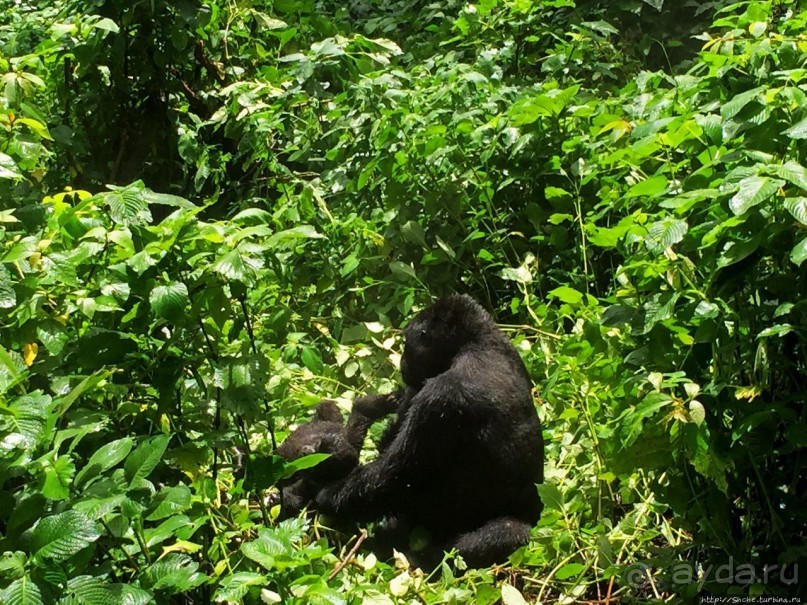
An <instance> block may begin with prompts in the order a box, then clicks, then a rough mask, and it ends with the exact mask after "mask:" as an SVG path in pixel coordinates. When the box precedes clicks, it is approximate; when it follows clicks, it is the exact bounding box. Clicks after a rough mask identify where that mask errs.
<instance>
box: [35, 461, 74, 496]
mask: <svg viewBox="0 0 807 605" xmlns="http://www.w3.org/2000/svg"><path fill="white" fill-rule="evenodd" d="M75 472H76V468H75V466H73V461H72V460H71V459H70V456H68V455H62V456H59V457H58V458H56V460H55V461H53V462H52V463H50V462H49V463H47V465H46V466H45V473H44V475H45V481H44V483H43V484H42V495H43V496H45V498H47V499H48V500H66V499H67V498H68V497H69V496H70V489H69V488H70V481H71V479H72V478H73V475H74V474H75Z"/></svg>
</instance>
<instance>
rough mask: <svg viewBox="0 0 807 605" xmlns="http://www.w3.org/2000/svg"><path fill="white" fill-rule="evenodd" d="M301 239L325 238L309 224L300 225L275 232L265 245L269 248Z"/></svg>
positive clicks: (282, 245)
mask: <svg viewBox="0 0 807 605" xmlns="http://www.w3.org/2000/svg"><path fill="white" fill-rule="evenodd" d="M301 239H325V236H324V235H322V234H321V233H318V232H317V230H316V229H315V228H314V227H312V226H311V225H300V226H298V227H292V228H291V229H286V230H285V231H279V232H277V233H275V234H274V235H272V236H271V237H270V238H269V239H268V240H266V246H267V247H269V248H278V247H284V246H287V245H289V244H293V243H296V242H298V241H299V240H301Z"/></svg>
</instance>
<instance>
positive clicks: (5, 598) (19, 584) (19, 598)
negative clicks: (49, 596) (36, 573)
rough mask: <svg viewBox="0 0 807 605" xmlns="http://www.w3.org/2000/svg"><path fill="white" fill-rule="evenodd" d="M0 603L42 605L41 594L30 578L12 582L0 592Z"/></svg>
mask: <svg viewBox="0 0 807 605" xmlns="http://www.w3.org/2000/svg"><path fill="white" fill-rule="evenodd" d="M0 603H2V604H3V605H44V601H43V600H42V592H41V591H40V590H39V586H37V585H36V584H35V583H34V581H33V580H32V579H31V577H30V576H23V577H22V578H18V579H17V580H14V581H13V582H12V583H11V584H9V586H8V587H7V588H6V589H5V590H4V591H3V592H0Z"/></svg>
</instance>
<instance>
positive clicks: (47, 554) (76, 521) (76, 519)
mask: <svg viewBox="0 0 807 605" xmlns="http://www.w3.org/2000/svg"><path fill="white" fill-rule="evenodd" d="M100 536H101V534H100V533H99V532H98V531H97V530H96V529H95V523H94V522H93V521H92V520H91V519H90V518H88V517H87V516H86V515H84V514H83V513H80V512H78V511H75V510H68V511H65V512H63V513H60V514H58V515H52V516H50V517H45V518H44V519H41V520H40V521H39V523H37V525H36V526H35V527H34V529H33V530H32V531H31V552H32V553H33V558H34V559H35V560H37V561H38V562H39V563H44V562H45V561H49V562H52V563H60V562H62V561H65V560H66V559H69V558H70V557H71V556H73V555H74V554H76V553H77V552H78V551H80V550H81V549H82V548H85V547H87V546H89V545H90V544H92V543H93V542H95V541H96V540H97V539H98V538H99V537H100Z"/></svg>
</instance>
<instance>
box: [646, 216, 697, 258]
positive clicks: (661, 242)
mask: <svg viewBox="0 0 807 605" xmlns="http://www.w3.org/2000/svg"><path fill="white" fill-rule="evenodd" d="M688 229H689V225H687V223H686V221H684V220H680V219H676V218H673V217H671V216H667V217H664V218H663V219H662V220H660V221H656V222H655V223H653V224H652V225H650V227H648V229H647V237H646V238H645V241H644V243H645V246H646V247H647V249H648V250H649V251H650V252H651V253H653V254H661V253H662V252H664V251H665V250H666V249H667V248H669V247H670V246H672V245H673V244H677V243H678V242H680V241H681V240H682V239H684V235H686V233H687V231H688Z"/></svg>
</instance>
